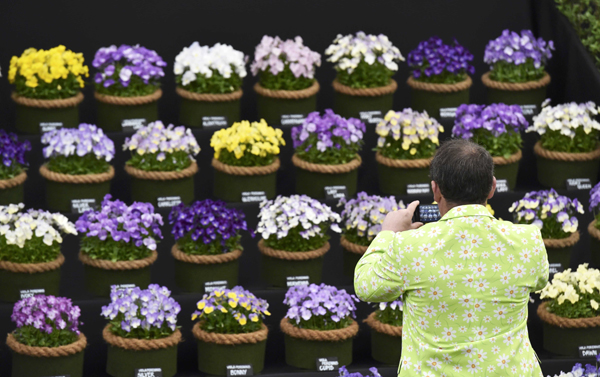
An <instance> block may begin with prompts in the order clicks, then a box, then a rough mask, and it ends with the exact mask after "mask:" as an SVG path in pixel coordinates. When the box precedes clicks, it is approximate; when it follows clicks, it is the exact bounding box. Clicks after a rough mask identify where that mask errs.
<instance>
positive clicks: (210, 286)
mask: <svg viewBox="0 0 600 377" xmlns="http://www.w3.org/2000/svg"><path fill="white" fill-rule="evenodd" d="M223 289H227V280H215V281H207V282H206V283H204V293H210V292H212V291H216V290H223Z"/></svg>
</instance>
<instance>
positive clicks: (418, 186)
mask: <svg viewBox="0 0 600 377" xmlns="http://www.w3.org/2000/svg"><path fill="white" fill-rule="evenodd" d="M406 193H407V194H409V195H415V194H431V186H430V185H429V183H410V184H408V185H406Z"/></svg>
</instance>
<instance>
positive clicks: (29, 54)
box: [8, 45, 89, 134]
mask: <svg viewBox="0 0 600 377" xmlns="http://www.w3.org/2000/svg"><path fill="white" fill-rule="evenodd" d="M83 61H84V59H83V54H81V53H75V52H73V51H71V50H67V49H66V48H65V46H62V45H60V46H57V47H54V48H51V49H49V50H37V49H35V48H28V49H27V50H25V51H24V52H23V54H21V56H18V57H17V56H13V57H12V58H11V59H10V67H9V69H8V81H9V82H10V83H11V84H14V86H15V90H14V92H13V93H12V96H11V97H12V100H13V101H14V102H15V104H16V105H17V106H16V119H15V128H16V129H17V131H19V132H23V133H27V134H39V133H42V132H44V131H47V130H49V129H52V128H57V127H76V126H77V125H78V124H79V107H78V105H79V104H80V103H81V101H83V93H81V88H83V87H84V81H83V78H84V77H88V76H89V73H88V67H87V66H86V65H84V64H83Z"/></svg>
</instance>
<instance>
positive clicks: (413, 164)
mask: <svg viewBox="0 0 600 377" xmlns="http://www.w3.org/2000/svg"><path fill="white" fill-rule="evenodd" d="M375 160H376V161H377V162H378V163H380V164H381V165H385V166H388V167H390V168H400V169H425V168H428V167H429V165H431V161H432V160H433V157H430V158H419V159H416V160H401V159H397V158H389V157H385V156H384V155H382V154H381V153H379V152H377V153H375Z"/></svg>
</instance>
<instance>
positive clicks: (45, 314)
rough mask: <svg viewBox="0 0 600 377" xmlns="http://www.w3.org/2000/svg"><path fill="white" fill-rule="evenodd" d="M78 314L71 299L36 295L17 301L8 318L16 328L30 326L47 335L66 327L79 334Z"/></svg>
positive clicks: (77, 308)
mask: <svg viewBox="0 0 600 377" xmlns="http://www.w3.org/2000/svg"><path fill="white" fill-rule="evenodd" d="M80 315H81V310H80V309H79V307H78V306H75V305H73V303H72V302H71V299H68V298H65V297H55V296H45V295H38V296H33V297H29V298H24V299H22V300H20V301H17V302H16V303H15V305H14V307H13V312H12V315H11V317H10V318H11V320H12V321H13V322H14V323H15V324H16V326H17V329H19V328H22V327H29V326H31V327H33V328H35V329H36V330H39V331H40V332H42V333H46V334H48V335H50V334H52V333H53V332H54V331H59V330H63V329H67V330H68V331H71V332H73V333H75V334H78V335H79V325H80V324H81V323H80V322H79V316H80Z"/></svg>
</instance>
